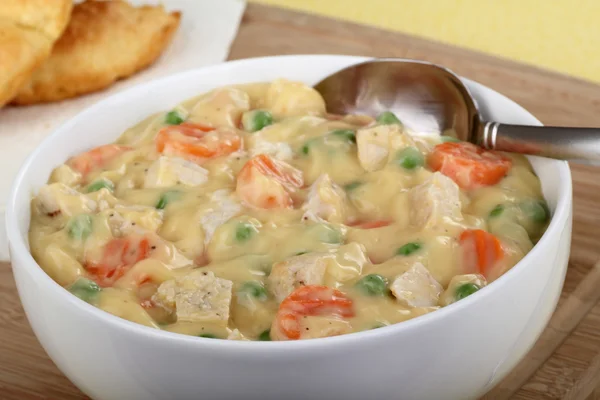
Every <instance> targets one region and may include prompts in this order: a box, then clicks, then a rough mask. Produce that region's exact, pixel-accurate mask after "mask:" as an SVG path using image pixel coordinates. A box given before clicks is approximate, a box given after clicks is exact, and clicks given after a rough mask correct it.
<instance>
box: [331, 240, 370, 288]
mask: <svg viewBox="0 0 600 400" xmlns="http://www.w3.org/2000/svg"><path fill="white" fill-rule="evenodd" d="M334 254H335V258H333V259H332V261H331V262H329V263H328V264H329V265H328V266H327V275H328V276H329V277H330V278H331V279H333V282H326V284H327V285H329V286H334V285H335V284H336V283H340V282H346V281H349V280H351V279H354V278H357V277H359V276H360V274H361V273H362V270H363V268H364V266H365V265H367V264H368V263H369V259H368V258H367V254H366V249H365V247H364V246H363V245H362V244H359V243H356V242H352V243H348V244H345V245H343V246H340V247H339V248H337V249H335V251H334Z"/></svg>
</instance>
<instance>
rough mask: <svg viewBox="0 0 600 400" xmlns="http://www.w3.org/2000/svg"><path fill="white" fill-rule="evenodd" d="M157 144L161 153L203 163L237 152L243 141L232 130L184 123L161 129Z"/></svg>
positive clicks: (157, 148) (156, 140) (157, 136)
mask: <svg viewBox="0 0 600 400" xmlns="http://www.w3.org/2000/svg"><path fill="white" fill-rule="evenodd" d="M155 142H156V150H157V151H158V152H159V153H163V154H168V155H175V156H179V157H183V158H186V159H189V160H191V161H194V162H202V161H204V160H206V159H210V158H215V157H220V156H225V155H227V154H231V153H233V152H234V151H237V150H238V149H239V148H240V147H241V143H242V140H241V138H240V136H239V135H238V134H237V133H235V132H234V131H233V130H232V129H227V128H219V129H214V128H212V127H210V126H207V125H200V124H191V123H183V124H181V125H171V126H168V127H166V128H163V129H161V130H160V132H159V133H158V135H156V139H155Z"/></svg>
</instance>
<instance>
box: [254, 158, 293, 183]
mask: <svg viewBox="0 0 600 400" xmlns="http://www.w3.org/2000/svg"><path fill="white" fill-rule="evenodd" d="M249 162H250V163H252V165H253V166H254V167H255V168H256V169H258V170H259V171H260V173H262V174H263V175H267V176H270V177H273V178H275V179H276V180H277V181H278V182H279V183H281V184H282V185H286V186H292V187H296V188H299V187H302V185H303V184H304V181H303V179H302V173H301V172H300V171H299V170H297V169H295V168H293V167H292V166H290V165H287V164H285V163H283V162H281V161H278V160H275V159H273V158H271V157H269V156H267V155H265V154H259V155H258V156H256V157H254V158H253V159H252V160H250V161H249Z"/></svg>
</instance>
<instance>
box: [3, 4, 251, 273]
mask: <svg viewBox="0 0 600 400" xmlns="http://www.w3.org/2000/svg"><path fill="white" fill-rule="evenodd" d="M129 1H130V3H132V4H134V5H142V4H160V3H162V4H163V5H164V6H165V8H166V9H168V10H180V11H181V12H182V19H181V24H180V26H179V29H178V31H177V32H176V34H175V36H174V38H173V41H172V42H171V44H170V45H169V46H168V48H167V49H166V50H165V52H164V53H163V55H162V56H161V57H160V58H159V60H158V61H157V62H156V63H155V64H154V65H153V66H151V67H150V68H148V69H146V70H144V71H142V72H140V73H138V74H136V75H134V76H132V77H130V78H129V79H126V80H123V81H121V82H118V83H117V84H115V85H113V86H111V87H110V88H108V89H107V90H104V91H102V92H98V93H93V94H90V95H87V96H82V97H79V98H74V99H71V100H66V101H63V102H60V103H50V104H46V105H37V106H27V107H5V108H1V109H0V159H1V160H2V175H1V179H0V224H1V225H0V226H1V227H2V229H0V261H8V260H9V254H8V243H7V240H6V232H5V229H4V210H5V206H6V200H7V197H8V194H9V191H10V187H11V184H12V181H13V178H14V176H15V175H16V173H17V172H18V170H19V168H20V167H21V164H22V163H23V161H24V160H25V158H26V157H27V155H28V154H29V153H30V152H31V151H32V150H33V149H34V148H35V147H36V146H37V145H38V144H39V143H40V142H41V141H42V140H43V139H44V138H45V137H46V136H48V135H49V134H50V133H51V132H52V131H53V130H54V129H56V128H57V127H59V126H60V125H62V124H63V123H64V122H66V121H67V120H68V119H70V118H71V117H73V116H75V115H76V114H77V113H79V112H80V111H82V110H83V109H85V108H87V107H89V106H90V105H91V104H94V103H96V102H97V101H99V100H101V99H103V98H105V97H107V96H111V95H113V94H115V93H117V92H119V91H121V90H123V89H125V88H129V87H131V86H133V85H137V84H140V83H142V82H146V81H151V80H153V79H156V78H159V77H163V76H166V75H171V74H174V73H176V72H180V71H184V70H189V69H192V68H197V67H202V66H204V65H210V64H218V63H220V62H223V61H225V59H226V58H227V55H228V54H229V48H230V46H231V43H232V41H233V39H234V38H235V35H236V33H237V29H238V26H239V23H240V20H241V17H242V14H243V12H244V9H245V1H243V0H162V1H160V0H129ZM82 133H84V132H82Z"/></svg>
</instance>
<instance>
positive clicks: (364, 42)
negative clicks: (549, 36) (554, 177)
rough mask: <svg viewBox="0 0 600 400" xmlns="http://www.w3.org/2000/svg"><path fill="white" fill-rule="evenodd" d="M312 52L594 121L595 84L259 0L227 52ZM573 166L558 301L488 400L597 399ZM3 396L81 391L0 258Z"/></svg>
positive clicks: (591, 245)
mask: <svg viewBox="0 0 600 400" xmlns="http://www.w3.org/2000/svg"><path fill="white" fill-rule="evenodd" d="M524 40H526V38H524ZM557 51H558V50H557ZM308 53H323V54H325V53H329V54H350V55H366V56H380V57H381V56H389V57H404V58H416V59H422V60H428V61H432V62H435V63H439V64H443V65H445V66H447V67H449V68H451V69H452V70H454V71H455V72H457V73H458V74H460V75H463V76H465V77H468V78H471V79H473V80H476V81H479V82H481V83H483V84H485V85H487V86H489V87H491V88H493V89H495V90H497V91H499V92H501V93H503V94H505V95H507V96H508V97H510V98H512V99H513V100H515V101H517V102H518V103H520V104H521V105H523V106H524V107H525V108H527V109H528V110H530V111H531V112H532V113H533V114H534V115H536V116H537V117H538V118H539V119H540V120H541V121H542V122H544V123H545V124H548V125H550V124H553V125H565V126H566V125H569V126H600V86H596V85H593V84H590V83H588V82H584V81H581V80H578V79H574V78H569V77H566V76H562V75H558V74H555V73H550V72H546V71H542V70H540V69H537V68H533V67H529V66H525V65H521V64H517V63H514V62H510V61H506V60H501V59H498V58H493V57H490V56H486V55H482V54H478V53H474V52H471V51H467V50H463V49H459V48H456V47H452V46H447V45H444V44H441V43H433V42H430V41H426V40H422V39H418V38H415V37H411V36H407V35H403V34H399V33H393V32H387V31H383V30H379V29H375V28H371V27H366V26H360V25H356V24H351V23H346V22H340V21H335V20H332V19H327V18H322V17H317V16H313V15H307V14H300V13H296V12H292V11H286V10H282V9H276V8H272V7H266V6H261V5H256V4H249V5H248V8H247V11H246V13H245V15H244V18H243V21H242V24H241V27H240V30H239V33H238V36H237V39H236V41H235V42H234V44H233V48H232V50H231V55H230V58H231V59H238V58H247V57H256V56H267V55H278V54H308ZM572 168H573V180H574V198H575V205H574V208H575V214H574V219H573V243H572V249H571V259H570V264H569V271H568V274H567V279H566V282H565V287H564V291H563V293H562V296H561V300H560V303H559V305H558V308H557V311H556V313H555V315H554V317H553V318H552V320H551V322H550V324H549V326H548V327H547V329H546V330H545V332H544V333H543V335H542V337H541V338H540V340H539V341H538V343H537V344H536V346H535V347H534V348H533V349H532V350H531V352H530V353H529V354H528V355H527V356H526V357H525V359H524V360H523V361H522V362H521V364H520V365H519V366H518V367H517V368H516V369H515V371H513V373H512V374H511V375H509V376H508V377H507V378H506V379H505V380H504V381H503V382H501V383H500V384H499V385H498V386H497V387H496V388H494V389H493V390H492V391H491V392H490V393H488V394H487V395H486V396H485V398H486V399H509V398H513V399H595V398H599V399H600V386H598V385H599V384H600V356H599V354H600V333H599V332H600V304H597V303H598V300H599V299H600V290H599V289H600V288H599V285H600V264H596V263H597V262H598V261H599V260H600V230H597V226H598V225H600V207H598V205H600V192H599V191H598V190H599V189H600V169H597V168H593V167H587V166H572ZM0 398H2V399H19V400H23V399H37V398H50V399H82V398H85V396H84V395H83V394H82V393H81V392H79V390H77V388H75V387H74V386H73V385H72V384H71V383H70V382H69V381H68V380H67V379H66V378H65V377H64V376H63V375H62V374H61V373H60V371H58V369H57V368H56V367H55V366H54V364H53V363H52V362H51V361H50V360H49V359H48V357H47V356H46V354H45V353H44V351H43V350H42V348H41V347H40V345H39V344H38V342H37V340H36V339H35V337H34V336H33V333H32V332H31V329H30V327H29V324H28V323H27V320H26V318H25V316H24V314H23V310H22V308H21V305H20V303H19V300H18V298H17V294H16V289H15V287H14V283H13V279H12V274H11V271H10V266H9V265H7V264H3V265H0ZM399 398H401V394H400V393H399Z"/></svg>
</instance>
